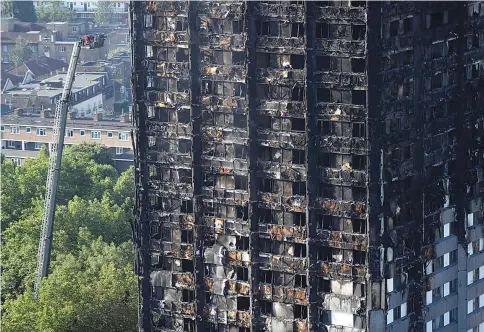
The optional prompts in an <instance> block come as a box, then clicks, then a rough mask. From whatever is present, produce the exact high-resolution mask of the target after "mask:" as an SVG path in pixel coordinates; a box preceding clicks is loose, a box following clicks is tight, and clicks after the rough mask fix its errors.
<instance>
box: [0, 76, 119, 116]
mask: <svg viewBox="0 0 484 332" xmlns="http://www.w3.org/2000/svg"><path fill="white" fill-rule="evenodd" d="M65 79H66V74H58V75H55V76H52V77H49V78H47V79H44V80H42V81H40V82H38V81H37V82H36V81H33V82H28V83H25V84H22V85H20V86H19V87H17V88H14V89H11V90H8V91H6V92H5V93H3V95H2V103H3V104H5V105H15V104H20V106H19V107H18V108H21V109H23V110H24V111H25V110H29V111H31V112H33V113H38V112H40V111H42V110H49V109H50V110H54V108H55V105H56V104H57V102H58V101H59V100H60V98H61V96H62V91H63V88H64V82H65ZM110 85H111V84H110V82H109V81H108V79H107V73H78V74H76V77H75V80H74V82H73V85H72V94H71V99H70V103H71V106H70V107H71V110H73V111H76V112H77V113H78V114H79V116H82V117H89V116H93V114H95V113H102V112H104V108H103V100H104V97H103V94H104V92H105V90H106V89H107V88H108V87H109V86H110ZM25 99H28V100H29V102H28V103H27V102H26V101H22V102H21V103H20V101H19V100H25Z"/></svg>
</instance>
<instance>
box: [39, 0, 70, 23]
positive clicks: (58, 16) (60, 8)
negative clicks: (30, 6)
mask: <svg viewBox="0 0 484 332" xmlns="http://www.w3.org/2000/svg"><path fill="white" fill-rule="evenodd" d="M37 16H38V19H39V22H70V21H72V11H71V9H70V8H69V7H66V6H65V5H64V2H63V1H47V2H42V5H41V6H40V7H39V9H38V11H37Z"/></svg>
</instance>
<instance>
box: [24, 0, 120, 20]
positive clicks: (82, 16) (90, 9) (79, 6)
mask: <svg viewBox="0 0 484 332" xmlns="http://www.w3.org/2000/svg"><path fill="white" fill-rule="evenodd" d="M42 2H44V1H34V7H35V8H39V7H40V6H41V4H42ZM110 2H111V3H112V4H113V5H114V8H113V11H114V13H113V17H114V19H115V20H116V21H117V22H120V23H123V24H127V22H128V12H129V1H110ZM64 5H65V6H66V7H68V8H70V9H71V10H72V12H73V17H74V20H75V21H77V22H92V21H94V17H95V16H96V8H97V1H64Z"/></svg>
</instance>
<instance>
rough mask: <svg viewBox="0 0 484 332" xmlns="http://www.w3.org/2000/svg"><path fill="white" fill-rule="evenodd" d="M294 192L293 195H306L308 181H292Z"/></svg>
mask: <svg viewBox="0 0 484 332" xmlns="http://www.w3.org/2000/svg"><path fill="white" fill-rule="evenodd" d="M292 194H293V195H300V196H305V195H306V182H293V183H292Z"/></svg>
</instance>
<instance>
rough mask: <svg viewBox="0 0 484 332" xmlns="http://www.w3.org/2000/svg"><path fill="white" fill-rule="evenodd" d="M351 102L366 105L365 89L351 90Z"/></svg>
mask: <svg viewBox="0 0 484 332" xmlns="http://www.w3.org/2000/svg"><path fill="white" fill-rule="evenodd" d="M351 103H352V104H354V105H361V106H366V91H365V90H353V91H352V92H351Z"/></svg>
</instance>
